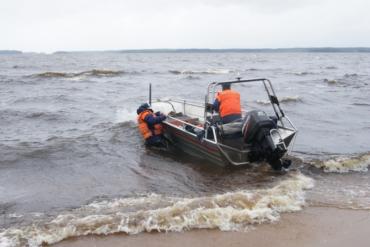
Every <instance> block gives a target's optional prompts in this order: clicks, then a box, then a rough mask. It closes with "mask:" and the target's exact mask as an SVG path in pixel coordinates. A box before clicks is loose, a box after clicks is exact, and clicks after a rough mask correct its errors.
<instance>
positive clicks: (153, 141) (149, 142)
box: [145, 135, 167, 148]
mask: <svg viewBox="0 0 370 247" xmlns="http://www.w3.org/2000/svg"><path fill="white" fill-rule="evenodd" d="M145 145H146V146H147V147H159V148H167V145H166V143H165V140H164V138H163V136H162V135H156V136H151V137H149V138H148V139H146V140H145Z"/></svg>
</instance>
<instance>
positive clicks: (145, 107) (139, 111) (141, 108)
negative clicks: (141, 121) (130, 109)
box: [136, 103, 150, 115]
mask: <svg viewBox="0 0 370 247" xmlns="http://www.w3.org/2000/svg"><path fill="white" fill-rule="evenodd" d="M149 108H150V106H149V104H148V103H143V104H141V105H140V106H139V108H138V109H137V110H136V113H137V114H138V115H139V114H140V113H142V112H143V111H144V110H146V109H149Z"/></svg>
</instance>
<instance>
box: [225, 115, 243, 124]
mask: <svg viewBox="0 0 370 247" xmlns="http://www.w3.org/2000/svg"><path fill="white" fill-rule="evenodd" d="M241 117H242V115H240V114H231V115H227V116H224V117H223V118H221V120H222V123H223V124H227V123H231V122H234V121H235V120H238V119H240V118H241Z"/></svg>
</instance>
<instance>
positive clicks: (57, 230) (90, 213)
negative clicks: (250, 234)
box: [0, 173, 314, 246]
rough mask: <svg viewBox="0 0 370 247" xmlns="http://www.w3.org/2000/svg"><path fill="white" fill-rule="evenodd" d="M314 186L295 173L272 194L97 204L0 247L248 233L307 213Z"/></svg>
mask: <svg viewBox="0 0 370 247" xmlns="http://www.w3.org/2000/svg"><path fill="white" fill-rule="evenodd" d="M313 185H314V183H313V180H312V179H311V178H309V177H306V176H304V175H302V174H300V173H295V174H292V175H290V177H288V178H287V179H286V180H284V181H282V182H280V183H279V184H277V185H276V186H275V187H273V188H270V189H260V190H250V191H247V190H241V191H236V192H229V193H225V194H219V195H214V196H208V197H197V198H175V197H165V196H161V195H156V194H151V195H148V196H144V197H139V198H125V199H116V200H113V201H102V202H95V203H91V204H89V205H87V206H84V207H81V208H79V209H75V210H73V211H71V212H70V213H68V214H62V215H59V216H58V217H56V218H55V219H54V220H52V221H50V222H47V223H41V222H39V223H34V224H33V225H30V226H25V227H21V228H9V229H7V230H4V231H3V232H1V233H0V246H40V245H43V244H53V243H56V242H59V241H61V240H63V239H66V238H69V237H77V236H84V235H88V234H105V235H106V234H113V233H119V232H121V233H127V234H137V233H140V232H152V231H158V232H161V231H165V232H167V231H174V232H181V231H184V230H190V229H220V230H222V231H244V230H246V229H248V227H249V225H251V224H261V223H268V222H275V221H277V220H278V219H279V217H280V214H281V213H284V212H295V211H299V210H301V209H302V207H303V206H304V205H305V190H307V189H310V188H312V187H313Z"/></svg>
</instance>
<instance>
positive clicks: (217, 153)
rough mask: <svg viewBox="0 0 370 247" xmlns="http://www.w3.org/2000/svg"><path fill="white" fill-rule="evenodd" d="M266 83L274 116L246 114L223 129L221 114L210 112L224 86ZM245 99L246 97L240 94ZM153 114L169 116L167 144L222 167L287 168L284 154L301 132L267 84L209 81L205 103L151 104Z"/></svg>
mask: <svg viewBox="0 0 370 247" xmlns="http://www.w3.org/2000/svg"><path fill="white" fill-rule="evenodd" d="M247 83H262V85H263V88H264V89H265V91H266V93H267V98H268V104H270V105H271V107H272V109H273V114H274V115H273V116H269V115H268V114H267V113H266V112H265V111H263V110H260V109H253V110H249V111H245V110H243V109H242V117H241V118H240V119H238V120H236V121H233V122H231V123H227V124H222V122H221V118H220V116H219V114H218V113H217V112H215V111H213V110H212V109H211V108H212V107H210V106H211V104H212V103H213V101H214V99H215V97H216V93H217V91H216V90H218V89H219V88H220V87H222V85H224V84H230V85H232V84H247ZM241 97H243V95H241ZM150 104H151V108H152V109H153V111H161V112H162V113H164V114H166V115H167V119H166V120H165V121H164V122H163V131H164V136H165V138H166V140H168V142H169V144H170V145H171V146H173V147H175V148H177V149H180V150H182V151H183V152H185V153H187V154H189V155H192V156H196V157H199V158H201V159H206V160H208V161H210V162H212V163H215V164H218V165H221V166H244V165H248V164H251V163H252V162H253V163H256V162H268V163H269V164H270V165H271V167H272V168H273V169H275V170H281V169H282V168H288V167H289V166H290V163H291V162H290V161H289V160H288V159H286V158H285V157H286V155H287V153H288V152H289V151H291V148H292V146H293V144H294V139H295V137H296V135H297V129H296V128H295V127H294V125H293V123H292V122H291V121H290V120H289V118H288V117H287V116H286V114H285V113H284V111H283V110H282V108H281V105H280V103H279V100H278V98H277V96H276V94H275V90H274V88H273V86H272V83H271V81H270V80H268V79H264V78H262V79H249V80H242V79H241V78H237V79H236V80H234V81H223V82H211V83H209V84H208V87H207V91H206V95H205V100H204V101H200V102H197V101H190V100H184V99H169V98H167V99H163V98H162V99H157V100H153V102H152V100H151V87H150Z"/></svg>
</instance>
